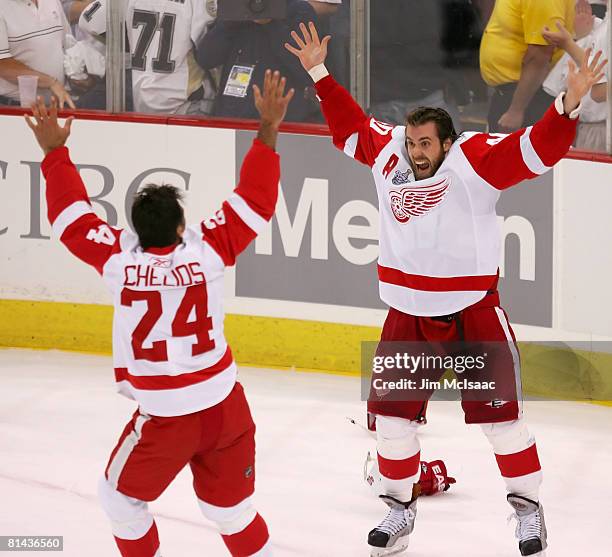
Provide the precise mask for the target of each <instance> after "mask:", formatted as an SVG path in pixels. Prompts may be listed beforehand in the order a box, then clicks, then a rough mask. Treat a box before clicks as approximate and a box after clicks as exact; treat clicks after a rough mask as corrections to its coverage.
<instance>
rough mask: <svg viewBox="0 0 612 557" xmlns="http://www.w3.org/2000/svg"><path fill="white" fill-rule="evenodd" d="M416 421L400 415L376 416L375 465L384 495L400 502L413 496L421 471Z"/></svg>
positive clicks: (406, 500)
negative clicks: (376, 458) (376, 465)
mask: <svg viewBox="0 0 612 557" xmlns="http://www.w3.org/2000/svg"><path fill="white" fill-rule="evenodd" d="M417 427H418V424H417V423H415V422H411V421H409V420H404V419H402V418H391V417H387V416H377V420H376V433H377V439H378V443H377V453H378V469H379V471H380V476H381V483H382V488H383V492H384V494H385V495H390V496H391V497H394V498H395V499H398V500H399V501H402V502H408V501H410V500H411V499H412V490H413V487H414V484H415V483H417V482H418V481H419V477H420V475H421V468H420V461H421V448H420V445H419V440H418V439H417V435H416V432H417Z"/></svg>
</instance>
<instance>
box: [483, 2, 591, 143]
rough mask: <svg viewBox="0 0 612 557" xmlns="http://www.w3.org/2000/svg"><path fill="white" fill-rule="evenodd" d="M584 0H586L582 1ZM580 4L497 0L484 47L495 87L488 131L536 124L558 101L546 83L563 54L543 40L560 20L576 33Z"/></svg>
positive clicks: (485, 67) (488, 80)
mask: <svg viewBox="0 0 612 557" xmlns="http://www.w3.org/2000/svg"><path fill="white" fill-rule="evenodd" d="M579 1H582V0H579ZM575 4H576V0H497V2H496V3H495V8H494V10H493V14H492V15H491V19H490V20H489V23H488V24H487V27H486V29H485V32H484V35H483V37H482V43H481V45H480V72H481V74H482V77H483V79H484V80H485V82H486V83H487V84H488V85H490V86H491V87H494V88H495V91H494V93H493V97H492V98H491V104H490V106H489V115H488V121H489V131H490V132H503V133H507V132H511V131H514V130H517V129H519V128H521V127H523V126H527V125H531V124H533V123H535V122H536V121H537V120H539V119H540V117H541V116H542V115H543V114H544V112H546V109H547V108H548V107H549V106H550V104H551V102H552V101H553V98H552V97H550V96H549V95H548V94H547V93H546V92H544V91H543V89H542V83H543V82H544V79H545V78H546V76H547V75H548V72H549V71H550V68H551V66H552V64H554V63H555V62H556V61H557V60H558V59H559V58H560V57H561V56H562V55H563V52H562V51H561V50H559V49H555V47H554V46H552V45H550V44H549V43H548V42H547V41H546V39H544V37H543V36H542V29H543V28H544V27H549V28H551V29H556V27H555V23H556V22H557V21H558V22H561V23H563V25H564V26H565V27H566V28H567V29H569V30H570V32H572V33H573V30H574V15H575Z"/></svg>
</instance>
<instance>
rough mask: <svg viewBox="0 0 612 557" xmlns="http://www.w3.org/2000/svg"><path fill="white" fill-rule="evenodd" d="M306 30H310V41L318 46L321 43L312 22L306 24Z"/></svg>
mask: <svg viewBox="0 0 612 557" xmlns="http://www.w3.org/2000/svg"><path fill="white" fill-rule="evenodd" d="M308 29H309V30H310V36H311V37H312V41H313V42H314V43H315V44H320V42H321V41H320V40H319V33H318V31H317V27H316V26H315V24H314V23H313V22H312V21H309V22H308Z"/></svg>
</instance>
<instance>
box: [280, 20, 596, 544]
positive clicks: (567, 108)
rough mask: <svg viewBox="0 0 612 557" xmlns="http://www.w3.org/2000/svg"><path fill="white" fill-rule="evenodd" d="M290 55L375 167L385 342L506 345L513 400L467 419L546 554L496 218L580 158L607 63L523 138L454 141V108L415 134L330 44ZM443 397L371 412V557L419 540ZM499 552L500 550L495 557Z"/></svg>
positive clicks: (301, 40) (418, 113) (419, 123)
mask: <svg viewBox="0 0 612 557" xmlns="http://www.w3.org/2000/svg"><path fill="white" fill-rule="evenodd" d="M300 31H301V33H297V32H296V31H294V32H293V33H292V37H293V40H294V41H295V43H294V44H293V45H291V44H286V45H285V46H286V48H287V49H288V50H289V51H290V52H292V53H293V54H294V55H295V56H297V57H298V58H299V59H300V61H301V63H302V66H303V67H304V69H305V70H306V71H307V72H308V73H309V74H310V76H311V77H312V79H313V81H314V82H315V87H316V90H317V94H318V97H319V99H320V100H321V108H322V110H323V114H324V115H325V118H326V120H327V122H328V124H329V127H330V129H331V132H332V135H333V142H334V144H335V145H336V147H338V148H339V149H340V150H342V151H344V153H346V154H347V155H348V156H349V157H352V158H354V159H356V160H358V161H359V162H361V163H363V164H365V165H367V166H369V167H371V169H372V173H373V175H374V180H375V182H376V188H377V193H378V198H379V210H380V220H381V225H380V231H381V232H380V256H379V261H378V275H379V288H380V296H381V299H382V300H383V301H384V302H385V303H386V304H387V305H388V306H389V308H390V309H389V313H388V316H387V319H386V321H385V324H384V327H383V331H382V336H381V344H380V345H379V349H380V347H381V346H382V345H384V343H386V342H390V341H420V342H423V343H432V342H436V343H437V342H443V341H473V342H492V343H494V342H497V343H498V344H500V345H502V347H503V349H502V350H503V353H501V355H500V357H499V358H498V359H497V360H496V362H495V365H494V366H487V368H486V369H485V370H483V371H482V372H481V373H480V375H479V376H478V378H479V379H480V380H482V381H487V373H493V374H494V377H501V378H502V379H503V385H502V388H503V389H504V390H505V392H506V393H508V397H507V398H503V399H499V400H496V399H493V400H491V399H488V400H468V397H466V393H465V392H464V391H462V396H463V403H462V406H463V410H464V413H465V421H466V422H467V423H471V424H479V425H480V426H481V428H482V431H483V433H484V434H485V435H486V437H487V439H488V440H489V441H490V443H491V445H492V448H493V451H494V453H495V458H496V460H497V464H498V466H499V470H500V473H501V475H502V477H503V479H504V481H505V483H506V487H507V491H508V494H507V500H508V502H509V503H510V505H511V506H512V507H513V509H514V511H515V516H516V519H517V522H518V524H517V529H516V536H517V538H518V542H519V549H520V552H521V554H522V555H534V554H536V553H539V552H541V551H542V550H544V549H545V548H546V545H547V541H546V526H545V524H544V514H543V511H542V505H541V504H540V499H539V487H540V483H541V480H542V472H541V467H540V462H539V458H538V452H537V448H536V443H535V439H534V438H533V436H532V435H531V434H530V432H529V431H528V429H527V426H526V424H525V422H524V420H523V417H522V408H521V403H522V396H521V392H520V361H519V355H518V350H517V345H516V342H515V338H514V334H513V332H512V328H511V327H510V323H509V321H508V317H507V315H506V313H505V312H504V310H503V309H502V308H501V307H500V302H499V294H498V292H497V282H498V264H499V257H500V251H501V235H500V231H499V229H498V224H497V215H496V212H495V206H496V203H497V200H498V198H499V196H500V193H501V192H502V191H503V190H505V189H506V188H509V187H511V186H513V185H515V184H518V183H519V182H521V181H523V180H527V179H530V178H534V177H536V176H538V175H540V174H544V173H545V172H547V171H548V170H550V168H551V167H552V166H553V165H555V164H556V163H557V162H558V161H559V160H560V159H561V158H562V157H563V156H564V155H565V154H566V153H567V151H568V150H569V148H570V146H571V144H572V141H573V139H574V136H575V133H576V124H577V121H578V120H577V118H578V114H579V112H580V107H579V104H580V102H581V99H582V98H583V97H584V96H585V95H586V94H587V93H588V92H589V91H590V90H591V87H592V86H593V85H594V84H595V83H597V82H598V81H599V80H600V79H601V77H602V75H603V74H602V70H603V68H604V65H605V63H606V62H605V61H603V62H601V61H600V58H601V53H597V54H596V55H595V57H594V59H593V61H592V62H591V63H590V64H589V63H588V59H589V57H588V54H590V52H589V53H587V56H586V57H585V59H584V61H583V63H582V64H581V65H580V68H577V67H576V66H575V65H574V64H573V63H570V70H569V75H568V90H567V92H565V93H562V94H561V95H560V96H559V97H558V98H557V99H556V100H555V102H554V103H553V104H552V105H551V106H550V108H549V109H548V111H547V112H546V114H545V115H544V116H543V117H542V119H541V120H540V121H539V122H537V123H536V124H535V125H534V126H530V127H528V128H526V129H522V130H519V131H517V132H515V133H513V134H510V135H499V134H495V135H490V134H486V133H464V134H461V135H460V136H458V135H457V133H456V132H455V128H454V126H453V122H452V120H451V118H450V116H449V115H448V114H447V113H446V112H445V111H443V110H441V109H433V108H427V107H424V108H419V109H417V110H415V111H413V112H411V113H410V114H409V115H408V117H407V121H406V125H405V126H393V125H389V124H386V123H384V122H379V121H377V120H375V119H374V118H370V117H368V116H367V115H366V114H365V113H364V111H363V110H362V109H361V108H360V107H359V105H358V104H357V103H356V102H355V101H354V100H353V98H352V97H351V95H350V94H349V93H348V92H347V91H346V90H345V89H344V88H343V87H341V86H340V85H339V84H338V83H337V82H336V81H335V80H334V78H333V77H332V76H331V75H329V72H328V71H327V69H326V67H325V65H324V62H325V59H326V56H327V45H328V43H329V41H330V38H331V37H329V36H326V37H324V38H323V39H322V40H320V39H319V36H318V34H317V30H316V28H315V26H314V25H313V24H312V23H311V24H310V25H309V26H306V25H301V26H300ZM431 394H432V391H429V390H427V391H418V397H420V400H410V401H393V400H389V399H388V398H386V396H384V395H385V394H384V392H383V393H377V391H376V390H374V389H373V394H372V395H371V396H370V399H369V401H368V411H369V412H370V413H371V414H373V415H375V417H376V430H377V452H378V456H377V460H378V467H379V470H380V474H381V477H382V488H383V491H384V495H382V496H381V498H382V499H383V501H384V502H385V503H386V504H387V505H388V507H389V511H388V514H387V515H386V517H385V518H384V520H382V522H380V524H379V525H378V526H377V527H376V528H374V529H373V530H372V531H371V532H370V533H369V536H368V543H369V545H370V548H371V555H373V556H379V555H390V554H392V553H398V552H400V551H402V550H403V549H405V548H406V547H407V545H408V539H409V535H410V534H411V533H412V530H413V528H414V522H415V518H416V510H417V496H418V489H416V488H415V485H416V484H417V482H418V480H419V476H420V469H419V461H420V445H419V440H418V435H417V431H418V428H419V426H420V425H421V424H422V423H423V422H424V420H425V414H426V410H427V401H428V400H429V398H430V397H431ZM491 551H492V552H494V550H493V548H492V550H491Z"/></svg>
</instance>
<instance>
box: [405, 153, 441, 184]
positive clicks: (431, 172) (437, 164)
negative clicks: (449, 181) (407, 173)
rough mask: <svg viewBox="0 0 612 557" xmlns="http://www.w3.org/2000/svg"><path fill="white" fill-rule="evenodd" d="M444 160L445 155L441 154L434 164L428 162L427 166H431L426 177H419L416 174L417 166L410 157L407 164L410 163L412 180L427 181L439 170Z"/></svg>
mask: <svg viewBox="0 0 612 557" xmlns="http://www.w3.org/2000/svg"><path fill="white" fill-rule="evenodd" d="M445 158H446V154H443V155H442V156H441V157H440V158H439V159H438V160H437V161H435V162H434V163H432V162H431V161H429V164H430V166H431V168H430V170H429V172H428V175H427V176H420V175H419V174H418V172H419V169H418V167H417V165H416V164H415V163H414V162H413V161H412V159H411V158H410V157H408V162H409V163H410V168H412V173H413V174H414V178H415V180H417V181H418V180H427V179H428V178H431V177H432V176H434V175H435V173H436V172H438V170H439V169H440V167H441V166H442V163H443V162H444V159H445Z"/></svg>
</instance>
